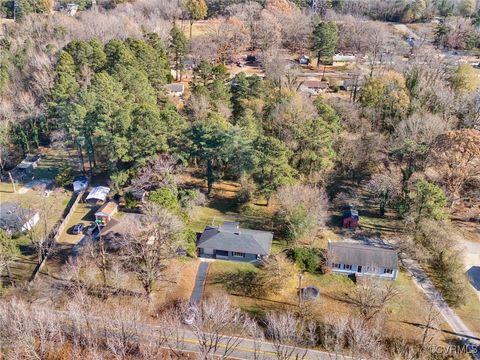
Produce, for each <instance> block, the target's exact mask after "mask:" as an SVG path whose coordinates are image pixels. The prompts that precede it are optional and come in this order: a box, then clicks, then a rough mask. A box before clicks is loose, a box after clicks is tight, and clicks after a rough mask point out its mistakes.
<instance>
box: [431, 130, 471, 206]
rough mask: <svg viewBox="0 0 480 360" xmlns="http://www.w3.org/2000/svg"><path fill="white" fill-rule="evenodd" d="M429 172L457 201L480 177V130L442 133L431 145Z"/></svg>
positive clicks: (453, 200)
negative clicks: (463, 190) (465, 189)
mask: <svg viewBox="0 0 480 360" xmlns="http://www.w3.org/2000/svg"><path fill="white" fill-rule="evenodd" d="M426 173H427V175H428V177H429V178H430V179H432V180H434V181H435V182H437V183H439V184H441V185H442V186H443V188H444V189H445V190H446V191H447V194H448V195H449V196H450V197H451V198H452V203H453V202H455V201H456V200H457V199H458V198H459V197H460V194H461V192H462V189H464V188H466V187H467V186H469V185H470V186H475V185H474V184H475V182H476V181H478V179H479V178H480V130H474V129H462V130H455V131H450V132H448V133H446V134H443V135H440V136H438V137H437V138H436V139H435V140H434V141H433V143H432V144H431V145H430V147H429V150H428V155H427V166H426Z"/></svg>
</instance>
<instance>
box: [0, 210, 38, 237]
mask: <svg viewBox="0 0 480 360" xmlns="http://www.w3.org/2000/svg"><path fill="white" fill-rule="evenodd" d="M34 214H35V212H34V211H32V210H30V209H24V208H22V207H21V206H20V205H18V204H16V203H1V204H0V229H3V230H5V231H7V232H18V231H21V230H22V227H23V226H24V225H25V223H26V222H28V221H29V220H30V219H31V218H32V216H34Z"/></svg>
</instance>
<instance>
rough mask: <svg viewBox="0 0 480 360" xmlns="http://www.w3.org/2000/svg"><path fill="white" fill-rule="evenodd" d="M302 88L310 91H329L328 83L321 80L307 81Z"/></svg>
mask: <svg viewBox="0 0 480 360" xmlns="http://www.w3.org/2000/svg"><path fill="white" fill-rule="evenodd" d="M301 86H303V87H306V88H309V89H328V83H327V82H326V81H320V80H305V81H304V82H303V83H302V84H301Z"/></svg>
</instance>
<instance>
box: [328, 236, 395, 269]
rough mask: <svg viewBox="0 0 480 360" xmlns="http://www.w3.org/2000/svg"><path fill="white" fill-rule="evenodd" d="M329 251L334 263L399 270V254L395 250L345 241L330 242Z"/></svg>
mask: <svg viewBox="0 0 480 360" xmlns="http://www.w3.org/2000/svg"><path fill="white" fill-rule="evenodd" d="M328 249H329V257H330V261H331V262H332V263H337V264H349V265H361V266H377V267H382V268H387V269H393V270H397V269H398V257H397V252H396V251H395V250H393V249H389V248H386V247H377V246H373V245H363V244H356V243H351V242H345V241H341V242H330V243H329V244H328Z"/></svg>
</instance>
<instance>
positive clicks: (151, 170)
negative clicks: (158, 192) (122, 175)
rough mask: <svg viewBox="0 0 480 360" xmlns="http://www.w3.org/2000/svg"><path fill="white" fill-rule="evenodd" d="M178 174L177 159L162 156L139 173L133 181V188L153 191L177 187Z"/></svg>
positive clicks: (167, 155) (165, 155)
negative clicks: (160, 188)
mask: <svg viewBox="0 0 480 360" xmlns="http://www.w3.org/2000/svg"><path fill="white" fill-rule="evenodd" d="M178 172H179V165H178V161H177V159H175V158H174V157H173V156H172V155H169V154H161V155H159V156H158V157H156V158H155V159H153V160H152V161H151V162H150V163H149V164H147V165H146V166H145V167H143V168H141V169H140V170H139V171H138V173H137V176H136V177H135V178H134V179H133V180H132V188H133V189H135V190H151V189H156V188H159V187H171V186H176V184H177V180H178V179H177V176H176V174H177V173H178Z"/></svg>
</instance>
